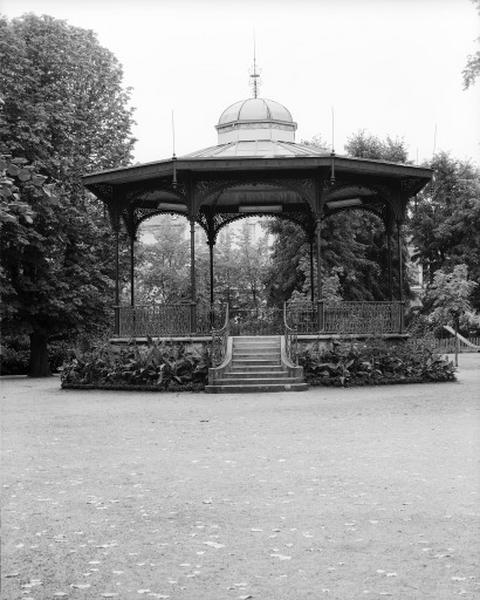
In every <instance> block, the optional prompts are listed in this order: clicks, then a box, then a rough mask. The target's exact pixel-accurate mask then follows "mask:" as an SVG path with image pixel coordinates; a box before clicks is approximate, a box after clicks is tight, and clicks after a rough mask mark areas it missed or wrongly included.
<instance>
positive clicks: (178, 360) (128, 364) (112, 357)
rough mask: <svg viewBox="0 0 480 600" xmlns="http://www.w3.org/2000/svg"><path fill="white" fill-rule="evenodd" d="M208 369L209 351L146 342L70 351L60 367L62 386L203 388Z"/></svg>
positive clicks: (185, 346) (206, 349)
mask: <svg viewBox="0 0 480 600" xmlns="http://www.w3.org/2000/svg"><path fill="white" fill-rule="evenodd" d="M210 366H211V358H210V350H209V348H208V347H207V346H206V345H204V346H203V347H202V349H201V350H200V351H199V350H197V349H196V348H195V347H194V346H193V345H190V346H187V345H184V344H183V345H180V344H179V345H167V344H165V343H155V342H153V341H152V340H150V339H149V340H148V342H147V344H146V345H136V344H130V345H128V346H127V347H118V346H113V345H111V344H109V343H103V344H99V345H98V346H97V347H96V348H82V349H76V350H75V351H74V356H73V358H72V359H71V360H69V361H68V362H67V363H65V364H64V365H63V367H62V373H61V379H62V387H64V388H67V387H99V388H117V389H121V388H129V389H131V388H137V389H155V390H175V389H182V390H185V389H188V390H194V389H203V388H204V387H205V385H206V383H207V379H208V368H209V367H210Z"/></svg>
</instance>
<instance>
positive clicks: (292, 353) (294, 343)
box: [283, 302, 298, 365]
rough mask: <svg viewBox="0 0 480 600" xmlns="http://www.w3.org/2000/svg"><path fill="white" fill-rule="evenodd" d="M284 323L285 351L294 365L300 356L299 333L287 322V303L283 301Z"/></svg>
mask: <svg viewBox="0 0 480 600" xmlns="http://www.w3.org/2000/svg"><path fill="white" fill-rule="evenodd" d="M283 325H284V337H285V352H286V354H287V358H288V360H289V361H290V362H291V363H293V364H294V365H296V364H297V356H298V333H297V330H296V329H293V328H292V327H290V325H289V324H288V322H287V303H286V302H284V303H283Z"/></svg>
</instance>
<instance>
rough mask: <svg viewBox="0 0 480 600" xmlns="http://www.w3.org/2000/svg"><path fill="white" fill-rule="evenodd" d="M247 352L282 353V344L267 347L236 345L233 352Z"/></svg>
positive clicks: (260, 345)
mask: <svg viewBox="0 0 480 600" xmlns="http://www.w3.org/2000/svg"><path fill="white" fill-rule="evenodd" d="M246 350H248V351H250V350H251V351H252V352H262V351H264V352H272V351H273V352H280V344H275V345H273V344H272V345H271V346H265V344H256V345H254V344H234V345H233V351H234V352H245V351H246Z"/></svg>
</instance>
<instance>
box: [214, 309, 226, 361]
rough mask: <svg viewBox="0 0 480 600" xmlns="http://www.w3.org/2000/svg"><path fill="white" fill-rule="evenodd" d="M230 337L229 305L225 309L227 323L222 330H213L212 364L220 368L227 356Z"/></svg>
mask: <svg viewBox="0 0 480 600" xmlns="http://www.w3.org/2000/svg"><path fill="white" fill-rule="evenodd" d="M229 336H230V316H229V307H228V304H227V305H226V307H225V321H224V323H223V326H222V327H221V328H220V329H212V364H213V366H214V367H218V366H219V365H221V364H222V362H223V361H224V359H225V356H226V355H227V348H228V338H229Z"/></svg>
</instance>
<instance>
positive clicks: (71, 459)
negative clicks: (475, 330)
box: [1, 354, 480, 600]
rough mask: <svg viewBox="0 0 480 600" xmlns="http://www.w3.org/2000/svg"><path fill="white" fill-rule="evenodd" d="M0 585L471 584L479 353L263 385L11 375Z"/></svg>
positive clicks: (175, 598)
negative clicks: (406, 378)
mask: <svg viewBox="0 0 480 600" xmlns="http://www.w3.org/2000/svg"><path fill="white" fill-rule="evenodd" d="M1 384H2V423H3V426H2V427H3V436H2V455H3V457H2V486H3V487H2V505H3V507H2V517H3V547H2V596H1V597H2V599H5V600H15V599H20V598H21V599H23V600H32V599H34V600H53V599H55V598H62V597H63V598H69V599H70V598H71V599H73V600H77V599H78V600H84V599H88V600H90V599H94V598H95V599H96V598H99V599H101V598H117V599H118V600H122V599H126V600H130V599H142V598H145V599H150V598H164V599H166V598H169V599H171V600H196V599H197V598H205V599H206V600H224V599H230V598H231V599H241V598H243V599H244V600H246V599H247V598H253V599H254V600H257V599H262V600H282V599H286V600H303V599H315V600H318V599H322V598H326V599H338V600H350V599H355V600H357V599H360V598H365V599H366V600H369V599H376V598H381V597H391V598H394V599H399V600H404V599H420V600H429V599H432V600H452V599H454V598H456V597H457V596H461V597H464V598H475V599H479V598H480V572H479V568H478V567H479V555H480V541H479V540H480V526H479V524H480V506H479V505H480V498H479V493H480V467H479V456H480V406H479V393H478V392H479V389H480V385H479V384H480V355H479V354H469V355H465V354H464V355H462V356H461V357H460V372H459V380H458V382H456V383H441V384H431V385H405V386H391V387H378V388H373V387H369V388H356V389H347V390H343V389H330V388H317V389H312V390H310V391H308V392H301V393H279V394H262V395H249V394H246V395H241V394H235V395H229V396H227V395H207V394H188V393H183V394H177V393H175V394H173V393H172V394H158V393H138V392H135V393H128V392H96V391H92V392H79V391H62V390H61V389H60V388H59V380H58V378H55V377H53V378H49V379H46V380H29V379H25V378H2V381H1Z"/></svg>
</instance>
